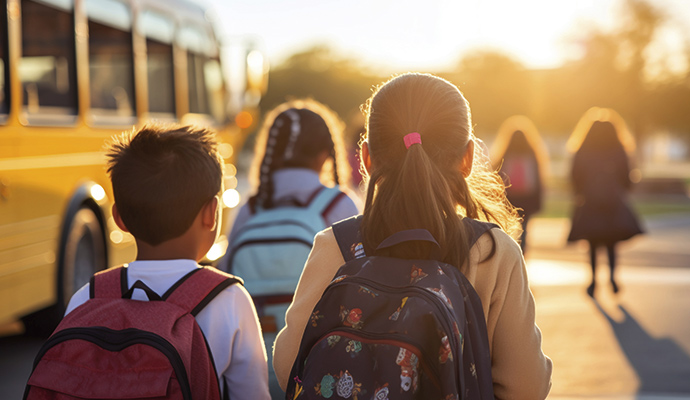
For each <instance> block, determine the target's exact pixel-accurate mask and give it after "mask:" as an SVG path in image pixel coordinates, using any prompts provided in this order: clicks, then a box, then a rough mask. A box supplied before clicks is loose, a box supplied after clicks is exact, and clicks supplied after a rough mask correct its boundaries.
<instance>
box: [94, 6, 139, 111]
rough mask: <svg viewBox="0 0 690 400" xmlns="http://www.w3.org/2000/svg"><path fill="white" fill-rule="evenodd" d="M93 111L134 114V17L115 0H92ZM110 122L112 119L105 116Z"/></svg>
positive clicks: (125, 7)
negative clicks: (132, 31)
mask: <svg viewBox="0 0 690 400" xmlns="http://www.w3.org/2000/svg"><path fill="white" fill-rule="evenodd" d="M86 10H87V15H88V18H89V82H90V91H91V95H90V98H91V112H92V114H93V116H94V117H95V118H96V121H97V122H98V121H99V120H98V118H99V117H106V118H108V117H117V118H123V117H133V116H134V67H133V62H132V33H131V30H132V18H131V15H130V12H129V9H128V8H127V6H125V5H124V4H123V3H120V2H118V1H115V0H88V1H87V2H86ZM103 121H104V122H105V121H110V119H104V120H103Z"/></svg>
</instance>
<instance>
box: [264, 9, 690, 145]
mask: <svg viewBox="0 0 690 400" xmlns="http://www.w3.org/2000/svg"><path fill="white" fill-rule="evenodd" d="M624 4H625V8H624V12H623V13H622V14H621V18H620V21H619V25H618V28H617V29H615V30H613V31H608V32H603V31H600V30H597V29H590V30H589V31H585V33H584V34H583V35H582V36H581V37H579V38H577V43H579V44H580V46H581V49H582V52H581V56H580V57H579V58H578V59H575V60H573V61H571V62H569V63H567V64H565V65H563V66H562V67H560V68H556V69H550V70H528V69H526V68H525V67H524V66H523V65H521V64H520V63H519V62H517V61H515V60H514V59H511V58H510V57H509V56H507V55H504V54H500V53H497V52H492V51H478V52H474V53H472V54H468V55H466V56H464V57H463V58H461V59H460V60H459V62H458V63H457V67H456V68H455V69H454V70H452V71H428V72H432V73H436V74H438V75H441V76H443V77H445V78H447V79H449V80H450V81H452V82H453V83H455V84H456V85H458V87H459V88H460V89H461V90H462V91H463V92H464V93H465V95H466V97H467V99H468V100H469V102H470V105H471V108H472V111H473V119H474V124H475V129H476V130H477V131H478V132H480V133H493V132H495V131H496V129H497V128H498V126H499V125H500V124H501V122H502V121H503V120H504V119H505V118H507V117H509V116H511V115H514V114H524V115H527V116H528V117H530V118H531V119H532V120H533V121H534V122H535V123H536V124H537V126H538V127H539V129H540V131H541V132H542V133H543V134H547V135H549V134H554V135H568V134H569V133H570V131H571V130H572V129H573V127H574V126H575V124H576V122H577V120H578V119H579V118H580V116H581V115H582V114H583V113H584V112H585V110H587V109H588V108H590V107H592V106H601V107H611V108H614V109H616V110H618V111H619V112H620V113H621V114H622V116H623V117H624V118H625V119H626V120H627V121H628V122H629V124H630V125H631V127H632V129H633V132H636V133H637V136H638V139H644V137H645V134H646V133H648V132H651V131H653V130H656V129H667V130H672V131H676V132H679V133H684V134H686V135H687V136H690V112H688V104H690V70H688V71H686V73H685V75H682V76H678V75H673V74H668V75H666V76H665V78H664V79H663V80H659V79H653V78H654V77H651V78H652V79H650V76H649V73H648V72H649V68H648V67H649V66H648V57H647V55H648V52H649V49H650V46H652V44H653V41H654V38H655V35H656V34H657V32H658V31H659V30H660V29H661V28H662V27H663V26H664V24H665V23H666V21H667V17H666V16H665V15H664V14H663V13H662V12H660V11H659V10H657V9H656V8H654V7H653V6H652V5H651V4H650V3H648V2H646V1H643V0H627V2H626V3H624ZM686 58H687V60H688V63H687V64H688V65H690V45H689V47H688V50H687V52H686ZM389 76H391V71H381V70H378V71H371V70H370V69H367V68H363V67H362V66H361V65H359V64H358V63H357V62H356V61H354V60H352V59H347V58H345V57H342V56H340V55H338V54H336V53H335V52H334V51H333V50H331V49H330V48H328V47H327V46H323V45H322V46H316V47H313V48H311V49H307V50H305V51H303V52H300V53H297V54H294V55H293V56H292V57H290V58H289V59H288V60H287V61H286V62H284V63H283V64H281V65H279V66H278V67H276V68H275V69H273V70H272V71H271V84H270V87H269V90H268V93H267V94H266V96H265V97H264V98H263V100H262V103H261V106H262V109H263V110H268V109H270V108H272V107H274V106H275V105H277V104H279V103H280V102H282V101H284V100H285V99H287V98H289V97H312V98H314V99H316V100H318V101H320V102H323V103H324V104H326V105H328V106H329V107H331V108H332V109H333V110H335V111H336V112H338V113H339V114H340V115H341V117H343V118H344V119H345V120H346V121H347V120H348V119H349V118H350V116H351V115H352V114H353V113H355V112H356V111H357V110H358V108H359V107H360V106H361V105H362V104H363V103H364V102H365V101H366V99H367V98H368V97H369V96H370V95H371V89H372V87H373V86H374V85H376V84H379V83H381V82H382V81H384V80H385V79H386V78H388V77H389Z"/></svg>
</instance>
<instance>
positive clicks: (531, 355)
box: [273, 228, 552, 400]
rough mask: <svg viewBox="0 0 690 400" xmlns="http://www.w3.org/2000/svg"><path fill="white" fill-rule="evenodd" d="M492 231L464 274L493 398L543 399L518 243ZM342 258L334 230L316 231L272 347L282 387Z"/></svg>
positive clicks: (541, 363)
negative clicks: (483, 333)
mask: <svg viewBox="0 0 690 400" xmlns="http://www.w3.org/2000/svg"><path fill="white" fill-rule="evenodd" d="M490 232H491V234H493V237H494V238H495V241H496V253H495V254H494V256H493V257H491V258H490V259H488V260H485V259H486V257H487V256H488V255H489V254H490V251H491V237H490V236H489V234H484V235H482V237H480V238H479V240H478V241H477V244H476V245H475V246H474V247H472V249H471V250H470V257H469V268H467V267H466V268H465V270H464V271H463V273H464V274H465V276H466V277H467V279H468V280H469V281H470V282H471V283H472V285H474V288H475V289H476V291H477V293H478V294H479V297H480V298H481V300H482V305H483V307H484V317H485V318H486V325H487V329H488V334H489V346H490V348H491V364H492V366H491V372H492V375H493V382H494V393H495V396H496V398H497V399H529V400H539V399H544V398H546V395H547V394H548V392H549V389H550V388H551V368H552V364H551V360H550V359H549V358H548V357H546V356H545V355H544V353H543V352H542V350H541V332H540V331H539V328H538V327H537V326H536V324H535V321H534V317H535V311H534V298H533V297H532V293H531V292H530V290H529V285H528V283H527V272H526V270H525V261H524V258H523V257H522V253H521V251H520V247H519V246H518V245H517V243H515V241H514V240H513V239H511V238H510V237H509V236H508V235H507V234H506V233H504V232H503V231H501V230H499V229H492V230H491V231H490ZM481 260H485V261H481ZM344 263H345V261H344V260H343V257H342V255H341V253H340V250H339V248H338V244H337V242H336V240H335V236H334V235H333V230H332V229H331V228H328V229H326V230H324V231H322V232H320V233H319V234H317V235H316V237H315V238H314V247H313V249H312V251H311V254H310V255H309V259H308V260H307V263H306V265H305V267H304V271H302V276H301V278H300V281H299V284H298V285H297V290H296V292H295V297H294V300H293V302H292V304H291V305H290V308H288V310H287V314H286V316H285V321H286V325H285V328H283V329H282V330H281V331H280V333H279V334H278V337H277V338H276V341H275V344H274V347H273V367H274V369H275V371H276V376H277V378H278V382H279V383H280V386H281V387H282V388H283V390H285V388H286V387H287V380H288V378H289V376H288V375H289V374H290V370H291V368H292V364H293V363H294V361H295V358H297V351H298V350H299V344H300V341H301V340H302V334H303V333H304V329H305V327H306V326H307V322H308V320H309V317H310V315H311V312H312V311H313V309H314V306H315V305H316V302H317V301H318V300H319V299H320V298H321V295H322V294H323V292H324V290H325V289H326V286H327V285H328V284H329V283H330V281H331V280H332V279H333V277H334V276H335V273H336V272H337V270H338V268H340V266H342V265H343V264H344Z"/></svg>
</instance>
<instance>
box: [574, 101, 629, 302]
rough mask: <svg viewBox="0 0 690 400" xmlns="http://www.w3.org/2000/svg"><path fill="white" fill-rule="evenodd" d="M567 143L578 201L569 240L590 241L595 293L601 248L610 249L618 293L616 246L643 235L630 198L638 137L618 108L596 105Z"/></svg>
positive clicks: (612, 278) (591, 291)
mask: <svg viewBox="0 0 690 400" xmlns="http://www.w3.org/2000/svg"><path fill="white" fill-rule="evenodd" d="M566 146H567V147H568V149H569V150H570V151H571V152H573V153H574V154H575V155H574V157H573V163H572V171H571V176H570V177H571V182H572V186H573V191H574V195H575V201H574V203H575V205H574V210H573V215H572V226H571V230H570V234H569V236H568V241H569V242H572V241H576V240H582V239H584V240H587V241H588V242H589V254H590V263H591V266H592V282H591V284H590V285H589V286H588V287H587V294H589V295H590V296H592V297H594V289H595V286H596V267H597V249H598V248H599V247H605V248H606V252H607V254H608V259H609V268H610V281H611V286H612V289H613V292H614V293H618V291H619V290H620V287H619V286H618V283H617V282H616V279H615V270H616V244H617V243H618V242H620V241H623V240H627V239H630V238H631V237H633V236H635V235H637V234H640V233H642V228H641V227H640V224H639V222H638V219H637V217H636V215H635V213H634V212H633V210H632V208H631V207H630V204H629V200H628V192H629V191H630V187H631V184H632V181H631V180H630V157H629V155H630V153H632V151H633V150H634V149H635V142H634V139H633V137H632V135H631V134H630V132H629V131H628V129H627V127H626V124H625V121H623V119H622V118H621V116H620V115H619V114H618V113H617V112H615V111H614V110H611V109H607V108H599V107H593V108H591V109H589V110H588V111H587V112H586V113H585V115H584V116H583V117H582V118H581V119H580V121H579V122H578V124H577V126H576V127H575V130H574V131H573V133H572V135H571V136H570V139H569V140H568V143H567V144H566Z"/></svg>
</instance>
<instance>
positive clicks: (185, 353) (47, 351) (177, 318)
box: [24, 267, 242, 400]
mask: <svg viewBox="0 0 690 400" xmlns="http://www.w3.org/2000/svg"><path fill="white" fill-rule="evenodd" d="M234 283H240V284H241V283H242V282H241V280H239V279H238V278H236V277H234V276H232V275H229V274H226V273H223V272H220V271H218V270H216V269H214V268H208V267H205V268H197V269H195V270H193V271H191V272H190V273H188V274H187V275H185V276H184V277H183V278H182V279H180V280H179V281H178V282H177V283H175V284H174V285H173V286H172V287H171V288H170V289H169V290H168V291H167V292H166V293H165V294H164V295H163V296H162V297H161V296H159V295H158V294H156V293H155V292H154V291H153V290H151V289H150V288H149V287H148V286H146V285H145V284H144V283H143V282H141V281H137V282H135V283H134V285H133V286H132V288H131V289H129V290H128V289H127V288H128V284H127V268H126V267H119V268H114V269H110V270H107V271H103V272H99V273H97V274H96V275H94V277H93V278H92V279H91V284H90V299H89V300H88V301H87V302H86V303H84V304H82V305H81V306H79V307H77V308H76V309H74V310H73V311H72V312H70V313H69V314H67V316H65V318H64V319H63V320H62V322H61V323H60V325H58V327H57V329H56V330H55V332H53V334H52V335H51V336H50V338H48V340H47V341H46V343H45V344H44V345H43V347H42V348H41V350H40V351H39V352H38V355H37V356H36V360H35V361H34V369H33V372H32V374H31V376H30V377H29V381H28V383H27V386H26V390H25V392H24V398H25V399H32V400H33V399H141V398H146V399H185V400H191V399H219V398H220V387H219V384H218V375H217V373H216V370H215V365H214V363H213V357H212V355H211V353H210V349H209V348H208V344H207V343H206V339H205V338H204V335H203V333H202V331H201V328H199V325H198V324H197V322H196V319H195V318H194V317H195V316H196V315H197V314H198V313H199V312H200V311H201V310H202V309H203V308H204V307H205V306H206V305H207V304H208V303H209V302H210V301H211V300H212V299H213V298H214V297H215V296H216V295H218V294H219V293H220V292H222V291H223V290H224V289H225V288H227V287H228V286H230V285H232V284H234ZM134 289H142V290H144V291H145V292H146V294H147V296H148V298H149V301H138V300H132V299H131V297H132V293H133V292H134Z"/></svg>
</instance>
